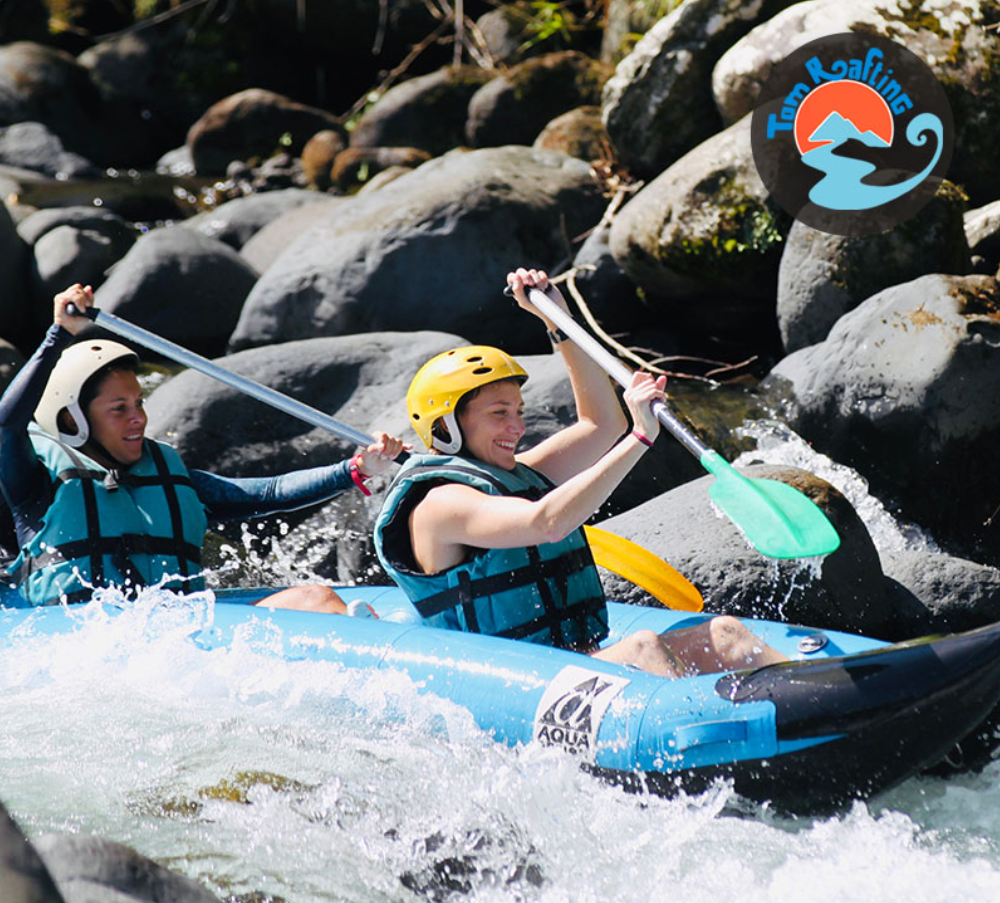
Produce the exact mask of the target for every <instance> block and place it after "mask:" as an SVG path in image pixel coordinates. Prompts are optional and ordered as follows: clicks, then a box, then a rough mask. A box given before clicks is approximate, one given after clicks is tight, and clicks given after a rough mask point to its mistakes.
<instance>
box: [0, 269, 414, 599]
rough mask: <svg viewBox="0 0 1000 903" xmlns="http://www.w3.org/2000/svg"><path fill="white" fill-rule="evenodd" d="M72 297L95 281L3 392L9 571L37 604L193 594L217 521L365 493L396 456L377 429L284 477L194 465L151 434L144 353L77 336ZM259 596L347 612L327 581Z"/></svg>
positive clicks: (1, 472) (1, 479)
mask: <svg viewBox="0 0 1000 903" xmlns="http://www.w3.org/2000/svg"><path fill="white" fill-rule="evenodd" d="M70 304H74V305H76V307H78V308H81V309H82V308H86V307H90V306H91V305H92V304H93V292H92V290H91V289H90V287H89V286H88V287H84V286H81V285H75V286H72V287H70V288H69V289H67V290H66V291H64V292H61V293H60V294H58V295H57V296H56V297H55V300H54V308H55V309H54V316H53V325H52V327H51V328H50V329H49V331H48V333H47V334H46V336H45V339H44V341H43V342H42V344H41V346H40V347H39V349H38V351H36V353H35V355H34V356H33V357H32V358H31V360H30V361H29V362H28V363H27V364H26V365H25V366H24V367H23V368H22V369H21V371H20V373H18V375H17V378H16V379H15V380H14V381H13V382H12V383H11V384H10V386H9V387H8V388H7V391H6V392H5V393H4V395H3V398H2V399H0V450H2V454H0V488H2V490H3V494H4V496H5V497H6V500H7V503H8V505H9V506H10V508H11V511H12V513H13V515H14V521H15V528H16V532H17V541H18V545H19V547H20V553H19V555H18V557H17V559H16V560H15V561H14V563H13V564H12V565H11V572H12V573H13V574H14V576H15V579H16V580H17V582H18V584H19V587H20V590H21V593H22V595H23V596H24V598H25V601H26V602H27V603H29V604H32V605H44V604H50V603H53V602H58V601H60V600H65V601H70V602H74V601H78V600H82V599H87V598H89V597H90V596H91V594H92V592H93V589H94V588H95V587H99V586H106V585H116V586H120V587H136V586H142V585H153V584H156V585H162V586H167V587H169V588H174V589H184V590H188V589H196V588H198V587H199V586H200V585H201V577H200V572H201V546H202V542H203V540H204V535H205V529H206V526H207V524H208V522H209V521H224V520H233V519H244V518H250V517H260V516H264V515H268V514H274V513H278V512H282V511H292V510H295V509H297V508H303V507H306V506H308V505H313V504H316V503H318V502H322V501H326V500H327V499H329V498H332V497H333V496H334V495H337V494H338V493H340V492H342V491H344V490H345V489H349V488H352V487H354V486H355V485H358V486H359V487H360V488H362V489H364V487H363V482H362V480H363V478H364V477H367V476H371V475H374V474H376V473H381V472H384V471H385V470H386V469H387V468H388V467H389V464H390V462H391V461H392V460H393V459H394V458H395V457H396V456H397V455H398V454H399V453H400V451H401V450H402V442H401V441H400V440H399V439H395V438H393V437H391V436H388V435H387V434H385V433H380V434H379V435H378V437H377V441H376V442H374V443H373V444H372V445H370V446H368V448H366V449H364V450H362V451H361V452H360V453H359V454H358V455H356V456H355V457H354V458H353V459H351V461H344V462H341V463H339V464H333V465H330V466H328V467H317V468H311V469H309V470H303V471H295V472H292V473H289V474H284V475H282V476H279V477H270V478H258V479H246V478H244V479H234V478H229V477H222V476H219V475H217V474H211V473H208V472H206V471H200V470H190V471H189V470H188V469H187V468H186V467H185V466H184V463H183V461H181V459H180V456H179V455H178V454H177V452H176V451H174V449H172V448H171V447H170V446H168V445H165V444H163V443H160V442H156V441H154V440H151V439H149V438H147V437H146V435H145V430H146V413H145V411H144V410H143V397H142V389H141V387H140V386H139V382H138V379H137V378H136V368H137V366H138V362H139V358H138V356H137V355H136V354H135V353H134V352H132V351H131V350H130V349H129V348H127V347H125V346H124V345H121V344H119V343H117V342H109V341H104V340H84V341H81V342H78V343H76V344H70V342H71V341H72V337H73V336H74V335H76V334H77V333H78V332H79V331H80V330H81V329H82V328H83V327H84V326H86V325H88V324H89V322H90V321H89V320H88V319H86V318H85V317H80V316H71V315H69V314H68V313H67V307H68V305H70ZM32 414H34V419H35V421H36V424H37V426H35V425H32V424H31V422H30V421H31V419H32ZM258 604H260V605H265V606H267V607H275V608H296V609H302V610H307V611H327V612H334V613H342V612H344V611H346V606H345V605H344V603H343V601H342V600H341V599H340V597H339V596H338V595H337V594H336V593H335V592H334V591H333V590H331V589H329V588H328V587H324V586H302V587H294V588H291V589H287V590H282V591H281V592H278V593H274V594H272V595H271V596H268V597H267V598H265V599H263V600H261V601H260V602H259V603H258Z"/></svg>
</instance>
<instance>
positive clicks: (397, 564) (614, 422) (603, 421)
mask: <svg viewBox="0 0 1000 903" xmlns="http://www.w3.org/2000/svg"><path fill="white" fill-rule="evenodd" d="M507 282H508V284H509V285H510V286H511V287H512V288H513V291H514V297H515V298H516V299H517V302H518V304H519V305H520V306H521V307H522V308H524V309H525V310H528V311H531V312H532V313H534V314H535V315H536V316H538V317H540V318H541V319H542V320H543V322H545V325H546V328H547V330H548V333H549V337H550V338H551V339H552V341H553V343H554V344H555V345H556V347H557V348H558V349H559V351H560V353H561V354H562V357H563V360H564V362H565V364H566V368H567V371H568V373H569V377H570V383H571V385H572V389H573V397H574V400H575V402H576V407H577V415H578V420H577V422H576V423H575V424H572V425H571V426H568V427H566V428H564V429H562V430H560V431H559V432H558V433H556V434H554V435H553V436H550V437H549V438H547V439H546V440H544V441H543V442H541V443H539V444H538V445H536V446H535V447H534V448H530V449H527V450H525V451H523V452H518V450H517V446H518V443H519V442H520V440H521V438H522V436H523V435H524V432H525V425H524V420H523V416H522V415H523V407H524V406H523V402H522V400H521V385H522V384H523V383H524V381H525V380H526V379H527V374H526V373H525V371H524V370H523V369H522V368H521V366H520V365H519V364H518V363H517V361H515V360H514V359H513V358H512V357H510V355H508V354H506V353H505V352H503V351H501V350H500V349H498V348H491V347H489V346H481V345H479V346H468V347H465V348H456V349H453V350H452V351H449V352H446V353H444V354H441V355H438V356H437V357H435V358H432V359H431V360H430V361H428V362H427V363H426V364H425V365H424V366H423V367H421V369H420V370H419V371H418V373H417V375H416V376H415V377H414V379H413V382H412V383H411V384H410V389H409V391H408V393H407V407H408V409H409V413H410V421H411V424H412V425H413V427H414V429H415V430H416V431H417V434H418V435H419V436H420V438H421V439H422V440H423V442H424V444H425V445H426V446H427V448H428V452H429V453H428V454H425V455H411V457H410V458H409V460H408V461H407V462H406V463H405V464H404V465H403V467H402V468H401V469H400V471H399V474H398V475H397V477H396V479H395V481H394V482H393V485H392V487H391V488H390V490H389V492H388V493H387V494H386V498H385V501H384V503H383V506H382V510H381V511H380V513H379V516H378V519H377V521H376V525H375V548H376V551H377V552H378V555H379V558H380V560H381V561H382V564H383V566H384V567H385V569H386V571H387V572H388V573H389V574H390V575H391V576H392V577H393V579H394V580H395V581H396V582H397V583H398V584H399V585H400V586H401V587H402V588H403V589H404V590H405V591H406V593H407V595H408V597H409V598H410V599H411V601H412V602H413V603H414V605H415V607H416V608H417V610H418V612H419V613H420V614H421V616H422V617H423V619H424V621H425V623H428V624H430V625H432V626H437V627H445V628H451V629H456V630H465V631H469V632H475V633H485V634H489V635H493V636H503V637H508V638H512V639H522V640H529V641H532V642H537V643H545V644H549V645H554V646H559V647H562V648H568V649H574V650H577V651H581V652H586V653H588V654H590V655H593V656H594V657H595V658H599V659H603V660H606V661H613V662H618V663H621V664H631V665H634V666H636V667H639V668H642V669H644V670H647V671H650V672H652V673H654V674H660V675H663V676H679V675H681V674H684V673H689V672H696V671H714V670H724V669H729V668H743V667H758V666H761V665H765V664H770V663H772V662H776V661H782V660H784V656H782V655H781V654H780V653H778V652H777V651H776V650H774V649H772V648H771V647H770V646H767V645H766V644H765V643H763V642H762V641H761V640H759V639H758V638H757V637H755V636H754V635H753V634H752V633H751V632H750V631H749V630H747V628H746V627H744V626H743V624H742V623H741V622H740V621H738V620H737V619H735V618H731V617H717V618H713V619H711V620H710V621H708V622H706V623H704V624H701V625H699V626H697V627H691V628H687V629H682V630H676V631H672V632H670V633H668V634H664V635H663V636H659V635H657V634H655V633H653V632H652V631H649V630H643V631H637V632H636V633H634V634H632V635H630V636H628V637H626V638H625V639H623V640H620V641H619V642H617V643H614V644H612V645H610V646H607V647H605V648H603V649H600V648H598V644H599V643H600V642H601V641H602V640H604V639H605V638H606V637H607V635H608V626H607V606H606V602H605V598H604V593H603V591H602V589H601V584H600V579H599V577H598V573H597V568H596V567H595V565H594V561H593V557H592V556H591V555H590V550H589V548H588V547H587V541H586V537H585V536H584V533H583V531H582V529H581V527H582V525H583V524H584V522H585V521H586V520H587V519H588V518H590V517H591V516H592V515H593V514H594V512H596V511H597V510H598V508H600V506H601V505H602V504H603V503H604V502H605V501H606V500H607V498H608V497H609V496H610V495H611V493H612V491H613V490H614V489H615V487H616V486H618V484H619V483H620V482H621V481H622V480H623V479H624V478H625V476H626V475H627V474H628V473H629V471H630V470H631V469H632V467H634V466H635V464H636V463H637V462H638V461H639V459H640V458H641V457H642V456H643V455H644V454H645V453H646V451H648V449H649V447H650V446H651V445H652V443H653V440H654V439H655V438H656V436H657V434H658V433H659V430H660V425H659V422H658V421H657V419H656V417H655V416H654V415H653V413H652V411H651V405H652V403H653V402H654V401H656V400H662V399H663V398H664V386H665V382H666V380H665V378H664V377H661V378H659V379H655V378H654V377H653V376H652V375H650V374H648V373H642V372H639V373H636V374H635V376H634V377H633V380H632V384H631V386H630V387H629V388H628V389H626V391H625V403H626V405H627V406H628V410H629V413H630V414H631V415H632V425H633V429H632V430H631V431H628V421H627V419H626V418H625V415H624V413H623V412H622V410H621V405H620V404H619V402H618V398H617V395H616V394H615V391H614V389H613V387H612V385H611V382H610V380H609V379H608V377H607V376H606V375H605V374H604V372H603V371H602V370H601V369H600V368H599V367H598V366H597V365H596V364H594V363H593V362H592V361H591V360H590V359H589V357H588V356H587V355H586V354H584V353H583V352H582V351H581V350H580V349H579V348H577V347H576V346H575V345H574V344H573V343H572V342H570V341H566V340H565V336H564V335H562V334H561V333H559V332H558V330H556V328H555V326H554V324H552V323H551V322H549V321H548V320H546V318H545V317H544V316H543V315H542V314H541V313H540V312H539V311H538V310H536V309H535V308H534V307H533V306H532V304H531V303H530V301H529V300H528V298H527V295H526V289H528V288H531V287H536V288H538V289H540V290H542V291H548V293H549V296H550V297H551V298H553V300H556V301H557V303H559V304H561V305H562V306H564V307H565V301H564V300H563V298H562V295H561V294H560V293H559V291H558V290H557V289H555V288H554V287H550V285H549V281H548V278H547V276H546V274H545V273H544V272H542V271H538V270H526V269H523V268H522V269H518V270H517V271H516V272H512V273H509V274H508V276H507Z"/></svg>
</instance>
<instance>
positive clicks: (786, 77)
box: [750, 33, 954, 235]
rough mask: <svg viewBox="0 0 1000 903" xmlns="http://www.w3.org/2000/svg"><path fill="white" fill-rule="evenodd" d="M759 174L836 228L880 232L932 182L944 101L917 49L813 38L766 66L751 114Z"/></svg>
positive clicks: (813, 221) (817, 221) (941, 160)
mask: <svg viewBox="0 0 1000 903" xmlns="http://www.w3.org/2000/svg"><path fill="white" fill-rule="evenodd" d="M750 135H751V137H750V140H751V144H752V147H753V156H754V163H755V164H756V166H757V173H758V174H759V175H760V178H761V180H762V181H763V182H764V185H765V186H766V187H767V190H768V191H769V192H770V193H771V195H772V197H773V198H774V200H775V201H777V202H778V203H779V204H780V205H781V206H782V207H783V208H784V209H785V210H787V211H788V212H789V213H790V214H791V215H792V216H794V217H796V218H797V219H799V220H801V221H802V222H804V223H805V224H806V225H808V226H812V227H813V228H814V229H819V230H821V231H823V232H829V233H831V234H834V235H868V234H872V233H875V232H885V231H886V230H888V229H891V228H893V227H895V226H898V225H899V224H900V223H902V222H904V221H905V220H907V219H909V218H910V217H912V216H913V215H914V214H916V213H917V212H918V211H919V210H920V209H921V208H922V207H923V206H924V205H925V204H926V203H927V202H928V201H929V200H930V199H931V198H932V197H933V196H934V193H935V192H936V191H937V189H938V186H939V185H940V184H941V180H942V179H943V178H944V175H945V173H946V172H947V170H948V164H949V163H950V162H951V154H952V149H953V145H954V134H953V126H952V116H951V108H950V107H949V105H948V100H947V97H946V96H945V93H944V89H943V88H942V87H941V84H940V83H939V82H938V80H937V79H936V78H935V76H934V73H933V72H932V71H931V70H930V69H929V68H928V67H927V65H926V64H925V63H924V62H923V61H922V60H921V59H920V58H919V57H918V56H916V54H914V53H912V52H910V51H909V50H907V49H906V48H905V47H903V46H902V45H900V44H897V43H896V42H894V41H890V40H889V39H888V38H880V37H876V36H874V35H865V34H853V33H850V34H836V35H830V36H829V37H824V38H819V39H817V40H815V41H810V42H809V43H808V44H806V45H805V46H803V47H800V48H799V49H798V50H796V51H795V52H794V53H792V54H791V55H790V56H788V57H787V58H786V59H785V60H783V61H782V62H781V63H779V64H778V65H777V66H775V68H774V69H773V70H772V73H771V75H770V76H769V77H768V79H767V82H766V83H765V84H764V87H763V88H762V89H761V94H760V98H759V99H758V106H757V108H756V109H755V110H754V112H753V118H752V120H751V130H750Z"/></svg>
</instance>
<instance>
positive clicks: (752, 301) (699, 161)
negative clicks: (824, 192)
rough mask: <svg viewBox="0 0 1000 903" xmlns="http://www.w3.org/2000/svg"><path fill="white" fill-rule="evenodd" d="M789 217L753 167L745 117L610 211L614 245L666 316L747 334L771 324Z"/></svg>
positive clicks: (713, 330)
mask: <svg viewBox="0 0 1000 903" xmlns="http://www.w3.org/2000/svg"><path fill="white" fill-rule="evenodd" d="M790 225H791V220H790V218H789V217H788V216H787V214H785V213H784V212H783V211H781V210H780V209H779V208H778V207H777V206H776V205H775V203H774V201H773V200H771V198H770V196H769V194H768V191H767V189H766V188H765V187H764V184H763V182H761V180H760V176H758V175H757V169H756V167H755V165H754V162H753V156H752V153H751V150H750V117H746V118H744V119H743V120H741V121H740V122H738V123H736V124H735V125H733V126H730V127H729V128H728V129H726V130H725V131H722V132H720V133H719V134H717V135H715V136H713V137H712V138H709V139H708V140H707V141H705V142H704V143H702V144H701V145H699V146H698V147H696V148H695V149H694V150H692V151H690V152H688V153H687V154H685V155H684V156H683V157H681V159H680V160H678V161H677V162H676V163H674V164H673V165H672V166H670V167H669V168H668V169H667V170H666V171H665V172H664V173H662V174H661V175H659V176H658V177H657V178H655V179H654V180H653V181H652V182H650V183H649V184H648V185H646V186H645V187H644V188H642V189H640V191H639V192H638V193H637V194H636V195H635V196H634V197H633V198H632V200H630V201H629V202H628V203H627V204H626V205H625V207H624V208H623V209H622V210H621V211H620V212H619V213H618V214H617V216H616V217H615V219H614V222H613V224H612V227H611V253H612V254H613V255H614V257H615V260H617V261H618V263H619V265H620V266H621V268H622V269H623V270H624V271H625V273H626V274H627V275H628V277H629V278H630V279H631V280H632V281H633V282H634V283H635V284H636V285H638V286H639V287H640V288H641V289H642V290H643V291H644V292H645V293H646V296H647V298H648V299H649V301H650V303H651V304H652V305H653V306H654V307H655V308H656V309H657V310H658V312H659V313H660V316H661V318H662V319H663V320H666V321H673V322H678V323H682V324H684V325H686V326H688V327H689V328H692V329H694V330H696V331H700V332H704V333H707V334H711V335H716V336H718V335H723V336H724V335H738V336H746V335H747V334H754V333H761V332H766V331H768V330H770V329H773V323H774V296H775V290H776V286H777V280H778V266H779V263H780V260H781V252H782V250H783V248H784V237H785V234H786V233H787V232H788V229H789V227H790Z"/></svg>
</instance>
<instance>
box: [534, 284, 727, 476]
mask: <svg viewBox="0 0 1000 903" xmlns="http://www.w3.org/2000/svg"><path fill="white" fill-rule="evenodd" d="M528 300H530V301H531V303H532V304H534V305H535V307H537V308H538V309H539V310H540V311H541V312H542V313H543V314H545V316H546V317H548V318H549V319H550V320H551V321H552V322H553V323H555V324H556V326H558V327H559V329H561V330H562V331H563V332H564V333H566V335H568V336H569V337H570V338H571V339H572V340H573V341H574V342H575V343H576V344H577V345H578V346H579V347H580V348H581V349H582V350H583V351H584V353H586V355H587V356H588V357H589V358H590V359H591V360H593V361H594V363H596V364H597V365H598V366H599V367H600V368H601V369H602V370H603V371H604V372H605V373H607V374H608V376H610V377H611V378H612V379H613V380H614V381H615V382H616V383H618V384H619V385H621V386H623V387H625V388H628V386H629V385H631V383H632V371H631V370H630V369H629V367H628V366H627V365H626V364H623V363H622V362H621V361H620V360H618V358H617V357H615V356H614V355H613V354H612V353H611V352H610V351H608V350H607V348H605V347H604V346H603V345H602V344H601V343H600V342H598V341H597V340H596V339H595V338H594V337H593V336H592V335H591V334H590V333H589V332H587V330H585V329H584V328H583V327H582V326H581V325H580V324H579V323H577V322H576V321H575V320H574V319H573V318H572V317H571V316H570V315H569V314H568V313H566V311H564V310H563V309H562V308H561V307H560V306H559V305H558V304H556V303H555V301H553V300H552V299H551V298H549V297H548V296H547V295H546V294H545V293H544V292H541V291H539V290H538V289H537V288H533V289H530V290H529V291H528ZM653 413H654V414H655V415H656V419H657V420H659V421H660V423H662V424H663V426H664V427H666V428H667V430H669V431H670V432H671V433H672V434H673V435H674V436H675V437H676V438H677V439H678V440H680V443H681V444H682V445H683V446H684V447H685V448H686V449H687V450H688V451H689V452H691V454H692V455H694V456H695V457H696V458H698V459H699V460H701V458H702V456H703V455H705V454H706V453H707V452H709V451H711V449H709V447H708V446H707V445H705V443H704V442H702V441H701V440H700V439H699V438H698V437H697V436H695V435H694V433H692V432H691V431H690V430H689V429H688V428H687V427H686V426H684V424H683V423H681V422H680V420H678V419H677V417H676V415H675V414H674V412H673V411H671V410H670V408H669V407H668V406H667V405H665V404H664V403H663V402H662V401H656V402H654V403H653Z"/></svg>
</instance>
